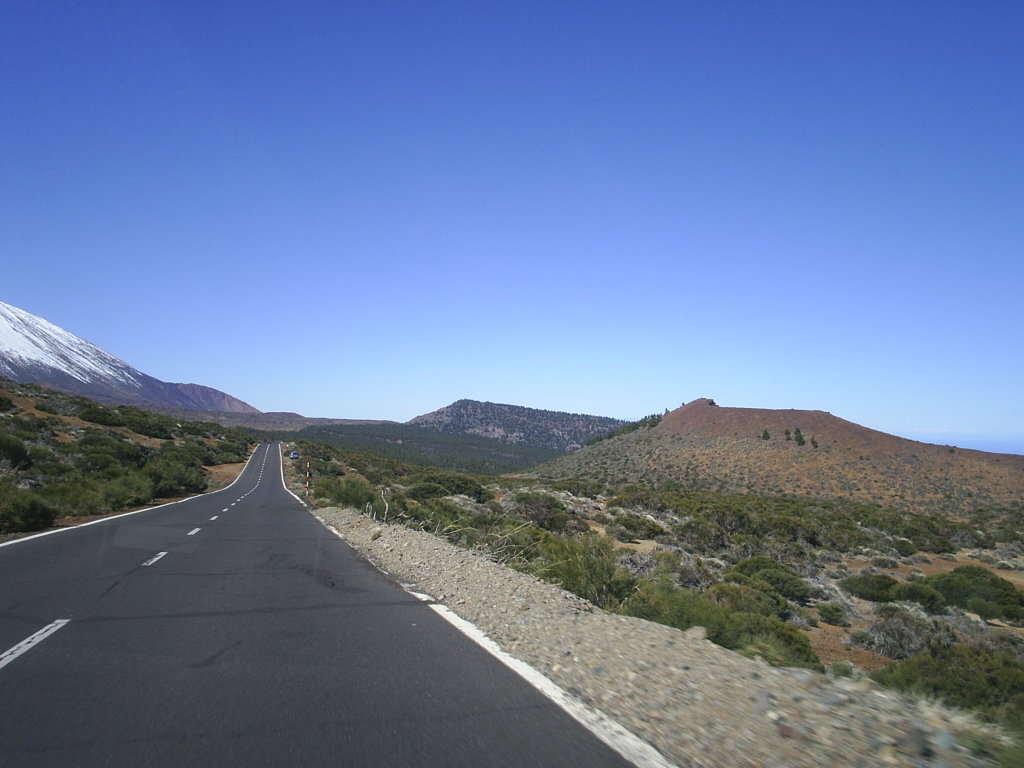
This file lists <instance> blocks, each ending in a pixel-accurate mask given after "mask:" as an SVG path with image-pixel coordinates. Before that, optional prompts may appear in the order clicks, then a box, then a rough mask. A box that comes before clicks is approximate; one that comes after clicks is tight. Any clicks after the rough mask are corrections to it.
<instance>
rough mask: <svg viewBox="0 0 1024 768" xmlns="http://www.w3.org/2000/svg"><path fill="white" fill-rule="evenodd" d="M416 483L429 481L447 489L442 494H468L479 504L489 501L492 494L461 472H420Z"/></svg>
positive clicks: (492, 496)
mask: <svg viewBox="0 0 1024 768" xmlns="http://www.w3.org/2000/svg"><path fill="white" fill-rule="evenodd" d="M416 481H417V483H430V484H435V485H439V486H441V487H442V488H445V489H447V493H444V494H442V495H444V496H459V495H462V496H468V497H469V498H471V499H473V500H474V501H476V502H479V503H480V504H483V503H485V502H487V501H490V500H491V499H493V498H494V494H493V493H491V492H490V491H489V490H487V489H486V488H484V487H483V485H481V484H480V483H479V482H478V481H477V480H474V479H473V478H472V477H470V476H469V475H466V474H463V473H461V472H445V471H443V470H436V471H432V472H420V473H418V474H417V475H416Z"/></svg>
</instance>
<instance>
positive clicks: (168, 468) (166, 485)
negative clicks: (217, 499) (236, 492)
mask: <svg viewBox="0 0 1024 768" xmlns="http://www.w3.org/2000/svg"><path fill="white" fill-rule="evenodd" d="M143 472H145V473H146V475H147V476H148V477H149V479H150V480H151V481H152V483H153V496H155V497H156V498H168V497H171V496H186V495H188V494H190V493H201V492H202V491H204V490H206V475H205V474H204V473H203V470H202V467H201V466H194V465H191V464H188V463H184V462H182V461H175V460H174V458H172V457H170V456H164V457H159V458H156V459H154V460H153V461H150V462H149V463H147V464H146V466H145V467H144V468H143Z"/></svg>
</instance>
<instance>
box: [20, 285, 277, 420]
mask: <svg viewBox="0 0 1024 768" xmlns="http://www.w3.org/2000/svg"><path fill="white" fill-rule="evenodd" d="M0 376H4V377H6V378H9V379H13V380H14V381H18V382H24V383H27V384H38V385H40V386H43V387H50V388H51V389H59V390H61V391H62V392H69V393H71V394H75V395H84V396H85V397H89V398H92V399H94V400H99V401H101V402H108V403H125V404H130V405H140V406H157V407H165V408H182V409H185V410H190V411H227V412H231V413H259V411H258V410H257V409H255V408H253V407H252V406H251V405H249V404H248V403H244V402H242V401H241V400H239V399H237V398H235V397H232V396H231V395H228V394H225V393H224V392H221V391H219V390H216V389H213V388H211V387H204V386H202V385H200V384H172V383H168V382H166V381H160V380H159V379H155V378H153V377H152V376H147V375H146V374H144V373H142V372H141V371H138V370H136V369H135V368H132V367H131V366H130V365H128V364H127V363H126V362H124V361H123V360H119V359H118V358H116V357H114V356H113V355H111V354H110V353H108V352H105V351H103V350H102V349H100V348H99V347H97V346H96V345H95V344H90V343H89V342H88V341H85V340H84V339H80V338H78V337H77V336H75V335H74V334H72V333H68V332H67V331H65V330H64V329H63V328H60V327H58V326H56V325H54V324H53V323H51V322H49V321H47V320H44V319H43V318H41V317H37V316H36V315H33V314H30V313H28V312H25V311H24V310H22V309H18V308H17V307H12V306H11V305H10V304H5V303H3V302H0Z"/></svg>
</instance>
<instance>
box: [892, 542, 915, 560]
mask: <svg viewBox="0 0 1024 768" xmlns="http://www.w3.org/2000/svg"><path fill="white" fill-rule="evenodd" d="M892 547H893V549H895V550H896V551H897V552H898V553H899V555H900V557H910V556H911V555H913V554H914V553H915V552H917V547H915V546H914V542H912V541H910V539H893V542H892Z"/></svg>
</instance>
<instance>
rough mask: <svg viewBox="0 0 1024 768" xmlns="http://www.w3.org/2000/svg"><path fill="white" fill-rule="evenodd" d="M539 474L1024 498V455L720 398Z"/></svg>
mask: <svg viewBox="0 0 1024 768" xmlns="http://www.w3.org/2000/svg"><path fill="white" fill-rule="evenodd" d="M786 430H789V439H787V437H786ZM797 430H799V431H800V435H799V437H798V435H797ZM765 431H767V433H768V439H764V435H765ZM801 438H802V440H803V444H800V439H801ZM534 472H535V473H536V474H538V475H541V476H545V477H558V478H560V477H580V478H589V479H595V480H602V481H605V482H612V483H629V482H642V483H652V484H661V483H665V482H677V483H682V484H684V485H687V486H691V487H694V488H700V489H706V490H717V491H724V492H730V493H759V494H795V495H799V496H809V497H818V498H850V499H855V500H858V501H867V502H873V503H878V504H884V505H889V506H894V507H900V508H905V509H915V510H920V511H942V512H945V513H951V514H964V513H966V512H969V511H971V510H973V509H976V508H978V507H982V506H993V505H1005V504H1008V503H1010V502H1012V501H1014V500H1017V499H1020V497H1021V495H1022V494H1024V456H1018V455H1012V454H993V453H985V452H983V451H973V450H965V449H961V448H954V447H951V446H941V445H931V444H928V443H919V442H916V441H914V440H906V439H904V438H901V437H896V436H894V435H889V434H886V433H884V432H878V431H876V430H873V429H868V428H867V427H862V426H860V425H858V424H854V423H852V422H849V421H845V420H844V419H840V418H838V417H836V416H833V415H831V414H829V413H825V412H824V411H806V410H771V409H760V408H722V407H719V406H716V405H714V401H711V400H695V401H693V402H691V403H688V404H686V405H684V406H682V407H681V408H678V409H676V410H675V411H672V412H671V413H668V414H666V415H665V416H664V417H663V418H662V419H661V422H660V423H659V424H658V425H657V426H655V427H653V428H650V429H639V430H637V431H635V432H631V433H629V434H626V435H622V436H619V437H615V438H612V439H610V440H605V441H603V442H600V443H597V444H595V445H592V446H587V447H586V448H583V449H581V450H579V451H577V452H575V453H573V454H569V455H566V456H561V457H558V458H556V459H554V460H552V461H550V462H548V463H547V464H544V465H541V466H540V467H537V468H536V469H535V470H534Z"/></svg>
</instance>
